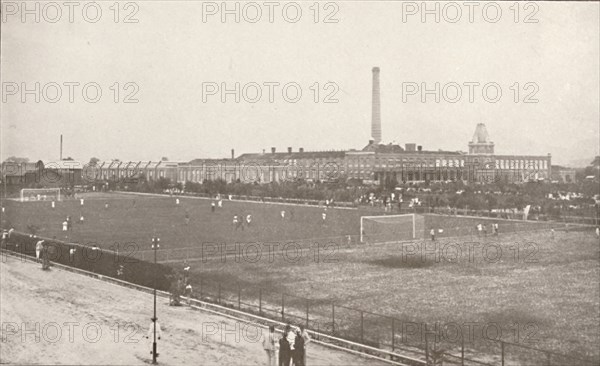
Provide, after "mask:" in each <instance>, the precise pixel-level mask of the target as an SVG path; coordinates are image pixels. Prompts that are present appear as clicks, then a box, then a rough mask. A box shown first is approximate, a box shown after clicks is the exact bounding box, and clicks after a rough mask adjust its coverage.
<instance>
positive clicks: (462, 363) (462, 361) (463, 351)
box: [460, 336, 465, 366]
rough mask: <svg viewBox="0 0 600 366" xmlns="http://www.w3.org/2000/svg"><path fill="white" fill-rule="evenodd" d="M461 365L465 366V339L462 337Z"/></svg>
mask: <svg viewBox="0 0 600 366" xmlns="http://www.w3.org/2000/svg"><path fill="white" fill-rule="evenodd" d="M460 341H461V342H460V343H461V345H460V365H461V366H465V337H464V336H461V337H460Z"/></svg>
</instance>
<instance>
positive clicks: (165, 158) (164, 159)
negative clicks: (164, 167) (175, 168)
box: [160, 156, 169, 161]
mask: <svg viewBox="0 0 600 366" xmlns="http://www.w3.org/2000/svg"><path fill="white" fill-rule="evenodd" d="M160 160H161V161H169V158H167V157H166V156H163V157H162V158H160Z"/></svg>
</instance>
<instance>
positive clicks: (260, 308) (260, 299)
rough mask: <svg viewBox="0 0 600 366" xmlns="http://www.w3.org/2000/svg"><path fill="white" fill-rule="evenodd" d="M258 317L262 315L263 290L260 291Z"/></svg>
mask: <svg viewBox="0 0 600 366" xmlns="http://www.w3.org/2000/svg"><path fill="white" fill-rule="evenodd" d="M258 315H262V288H259V289H258Z"/></svg>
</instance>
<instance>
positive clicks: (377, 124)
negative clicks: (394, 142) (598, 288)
mask: <svg viewBox="0 0 600 366" xmlns="http://www.w3.org/2000/svg"><path fill="white" fill-rule="evenodd" d="M371 106H372V110H371V137H372V138H373V142H374V143H375V144H379V143H381V101H380V96H379V67H374V68H373V100H372V105H371Z"/></svg>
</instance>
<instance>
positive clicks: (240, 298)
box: [238, 285, 242, 310]
mask: <svg viewBox="0 0 600 366" xmlns="http://www.w3.org/2000/svg"><path fill="white" fill-rule="evenodd" d="M241 308H242V288H241V287H240V285H238V310H240V309H241Z"/></svg>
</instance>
